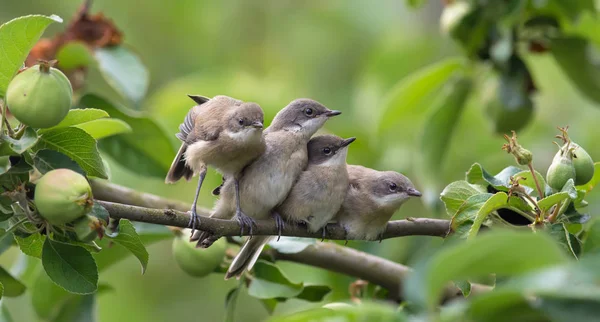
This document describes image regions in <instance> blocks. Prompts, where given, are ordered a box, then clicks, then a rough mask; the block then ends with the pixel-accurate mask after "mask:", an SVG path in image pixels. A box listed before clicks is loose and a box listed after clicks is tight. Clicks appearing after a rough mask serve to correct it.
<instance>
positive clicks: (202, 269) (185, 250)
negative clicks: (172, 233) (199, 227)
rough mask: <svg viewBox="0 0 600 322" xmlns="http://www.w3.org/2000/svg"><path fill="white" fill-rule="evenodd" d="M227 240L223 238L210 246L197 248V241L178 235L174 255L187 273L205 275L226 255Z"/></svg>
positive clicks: (174, 242)
mask: <svg viewBox="0 0 600 322" xmlns="http://www.w3.org/2000/svg"><path fill="white" fill-rule="evenodd" d="M226 249H227V240H225V238H221V239H219V240H217V241H216V242H215V243H214V244H213V245H212V246H211V247H209V248H196V242H190V241H189V240H188V239H187V238H185V237H183V235H181V236H176V237H175V238H174V239H173V257H174V258H175V262H176V263H177V265H178V266H179V267H180V268H181V269H182V270H183V271H184V272H186V273H188V274H189V275H191V276H195V277H204V276H207V275H209V274H210V273H211V272H212V271H214V270H215V269H216V268H217V267H219V265H221V262H222V261H223V257H224V256H225V250H226Z"/></svg>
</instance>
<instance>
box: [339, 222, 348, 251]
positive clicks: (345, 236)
mask: <svg viewBox="0 0 600 322" xmlns="http://www.w3.org/2000/svg"><path fill="white" fill-rule="evenodd" d="M340 226H341V227H342V229H343V230H344V239H345V240H346V242H345V243H344V246H346V245H348V230H347V229H346V227H344V226H342V225H340Z"/></svg>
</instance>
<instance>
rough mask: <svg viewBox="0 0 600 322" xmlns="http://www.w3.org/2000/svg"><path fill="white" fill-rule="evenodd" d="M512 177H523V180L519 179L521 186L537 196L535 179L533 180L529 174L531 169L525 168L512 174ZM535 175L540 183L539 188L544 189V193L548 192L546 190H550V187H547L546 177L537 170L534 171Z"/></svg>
mask: <svg viewBox="0 0 600 322" xmlns="http://www.w3.org/2000/svg"><path fill="white" fill-rule="evenodd" d="M513 176H514V177H523V180H521V181H519V184H520V185H521V186H524V187H525V189H526V191H527V192H528V193H529V194H530V195H533V196H537V197H539V194H538V191H537V187H536V186H535V181H534V180H533V176H532V175H531V171H529V170H525V171H521V172H518V173H515V174H514V175H513ZM535 177H536V178H537V180H538V183H539V184H540V188H541V189H542V190H544V195H546V194H548V193H547V192H548V191H552V188H550V187H548V186H547V184H546V179H544V176H542V175H541V174H540V173H539V172H537V171H535Z"/></svg>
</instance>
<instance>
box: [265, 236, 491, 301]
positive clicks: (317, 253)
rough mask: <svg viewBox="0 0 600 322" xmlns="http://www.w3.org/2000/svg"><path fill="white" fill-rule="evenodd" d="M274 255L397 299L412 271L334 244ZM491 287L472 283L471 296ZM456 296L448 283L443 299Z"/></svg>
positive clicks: (457, 293) (316, 245)
mask: <svg viewBox="0 0 600 322" xmlns="http://www.w3.org/2000/svg"><path fill="white" fill-rule="evenodd" d="M273 255H274V257H275V259H279V260H286V261H292V262H296V263H302V264H307V265H310V266H315V267H320V268H324V269H327V270H330V271H334V272H338V273H342V274H345V275H350V276H355V277H358V278H360V279H364V280H367V281H369V282H371V283H373V284H376V285H379V286H382V287H384V288H386V289H388V290H389V291H390V293H394V294H396V298H399V297H401V294H400V292H401V290H402V283H403V281H404V280H405V279H406V278H407V277H408V275H409V274H410V272H411V269H410V268H409V267H406V266H404V265H401V264H398V263H395V262H392V261H390V260H387V259H384V258H381V257H377V256H375V255H371V254H367V253H365V252H361V251H358V250H356V249H353V248H350V247H344V246H340V245H337V244H334V243H316V244H313V245H311V246H309V247H307V248H305V249H304V250H303V251H301V252H299V253H294V254H285V253H279V252H276V251H274V252H273ZM491 289H492V288H491V287H490V286H487V285H482V284H475V283H473V284H471V295H476V294H480V293H483V292H487V291H490V290H491ZM457 296H462V293H461V292H460V290H459V289H458V288H457V287H456V286H454V285H453V284H449V285H448V287H446V291H445V292H444V299H445V300H446V299H450V298H454V297H457Z"/></svg>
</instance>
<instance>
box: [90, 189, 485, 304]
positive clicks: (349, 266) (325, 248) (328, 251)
mask: <svg viewBox="0 0 600 322" xmlns="http://www.w3.org/2000/svg"><path fill="white" fill-rule="evenodd" d="M92 189H93V193H94V196H95V197H96V198H97V199H102V200H106V201H101V200H97V202H98V203H99V204H101V205H102V206H103V207H105V208H106V210H108V212H109V214H110V216H111V217H112V218H124V219H130V220H133V221H140V222H147V223H152V224H159V225H167V226H176V227H182V228H186V227H187V225H188V223H189V214H188V213H186V212H182V211H178V210H183V211H185V210H188V209H189V208H190V206H189V205H188V204H187V203H185V202H180V201H172V200H168V199H164V198H161V197H158V196H155V195H152V194H147V193H141V192H137V191H135V190H132V189H129V188H125V187H122V186H119V185H115V184H112V183H108V182H106V181H100V180H92ZM121 203H123V204H121ZM152 208H159V209H152ZM171 208H175V209H178V210H173V209H171ZM198 213H199V214H200V215H202V216H208V214H209V211H208V210H206V209H198ZM257 225H258V227H257V228H256V229H254V234H255V235H276V234H277V228H276V227H275V223H274V222H272V221H257ZM449 225H450V223H449V221H447V220H440V219H429V218H417V219H411V220H396V221H391V222H390V223H388V227H387V229H386V232H385V234H384V238H393V237H400V236H409V235H424V236H439V237H444V236H445V235H446V233H447V232H448V230H449ZM200 229H202V230H207V231H210V232H213V233H216V234H218V235H220V236H236V235H239V232H240V229H239V225H238V223H237V222H235V221H232V220H222V219H214V218H207V217H203V218H202V219H201V221H200ZM282 235H283V236H297V237H309V238H318V239H320V238H321V233H316V234H311V233H308V232H307V231H306V228H305V227H299V226H294V225H287V226H286V227H285V229H284V230H283V231H282ZM343 235H344V233H343V230H342V229H341V228H339V227H338V226H337V225H331V226H330V227H328V236H327V238H328V239H338V240H344V236H343ZM271 255H272V256H273V257H274V258H275V259H279V260H286V261H292V262H296V263H302V264H306V265H311V266H315V267H320V268H323V269H326V270H330V271H334V272H338V273H341V274H346V275H350V276H354V277H358V278H361V279H364V280H366V281H369V282H371V283H373V284H376V285H379V286H382V287H384V288H386V289H388V290H390V292H394V294H398V297H399V295H400V293H399V292H400V290H401V288H402V282H403V280H404V279H405V278H406V277H407V275H408V274H409V272H410V270H411V269H410V268H408V267H406V266H404V265H401V264H398V263H395V262H392V261H390V260H387V259H384V258H381V257H377V256H375V255H371V254H367V253H365V252H361V251H358V250H355V249H352V248H350V247H343V246H339V245H337V244H334V243H317V244H314V245H311V246H309V247H307V248H306V249H304V250H303V251H301V252H299V253H295V254H284V253H279V252H277V251H275V250H274V249H272V250H271ZM489 290H491V287H489V286H487V285H481V284H472V285H471V294H479V293H482V292H487V291H489ZM457 296H461V295H460V291H459V290H458V289H457V288H456V287H455V286H454V285H451V284H450V285H449V286H448V287H447V289H446V292H445V294H444V299H450V298H453V297H457Z"/></svg>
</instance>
